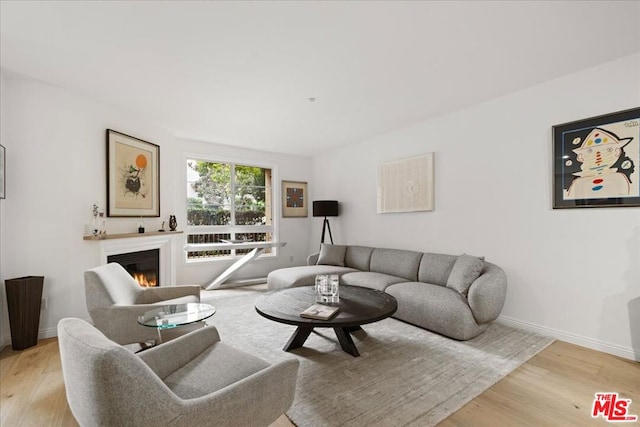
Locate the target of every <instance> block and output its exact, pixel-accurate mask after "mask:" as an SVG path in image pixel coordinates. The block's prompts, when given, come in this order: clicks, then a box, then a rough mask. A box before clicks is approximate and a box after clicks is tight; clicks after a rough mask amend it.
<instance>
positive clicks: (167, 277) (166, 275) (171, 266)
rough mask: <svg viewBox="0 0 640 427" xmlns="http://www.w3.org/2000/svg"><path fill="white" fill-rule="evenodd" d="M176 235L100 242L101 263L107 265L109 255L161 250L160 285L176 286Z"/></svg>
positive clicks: (157, 235) (156, 235) (158, 235)
mask: <svg viewBox="0 0 640 427" xmlns="http://www.w3.org/2000/svg"><path fill="white" fill-rule="evenodd" d="M176 237H177V235H176V234H154V235H149V236H141V235H137V236H135V237H128V238H118V239H106V240H98V242H99V245H100V263H101V264H106V263H107V257H108V256H109V255H118V254H126V253H130V252H138V251H147V250H151V249H159V250H160V260H159V261H160V281H161V283H160V285H161V286H175V285H176V265H175V264H176V262H175V260H176V244H175V241H174V239H175V238H176Z"/></svg>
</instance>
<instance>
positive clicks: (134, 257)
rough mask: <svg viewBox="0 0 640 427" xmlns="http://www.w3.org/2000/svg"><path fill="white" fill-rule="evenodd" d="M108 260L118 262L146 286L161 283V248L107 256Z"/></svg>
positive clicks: (141, 284)
mask: <svg viewBox="0 0 640 427" xmlns="http://www.w3.org/2000/svg"><path fill="white" fill-rule="evenodd" d="M107 262H117V263H118V264H120V265H121V266H123V267H124V268H125V270H127V271H128V272H129V274H131V276H132V277H133V278H134V279H135V280H136V281H137V282H138V283H139V284H140V286H144V287H153V286H159V285H160V249H150V250H148V251H138V252H130V253H126V254H116V255H109V256H107Z"/></svg>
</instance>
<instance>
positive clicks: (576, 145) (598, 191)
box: [552, 107, 640, 209]
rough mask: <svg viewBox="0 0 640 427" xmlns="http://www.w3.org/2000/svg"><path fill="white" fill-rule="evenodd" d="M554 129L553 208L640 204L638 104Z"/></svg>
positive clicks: (639, 127) (634, 205)
mask: <svg viewBox="0 0 640 427" xmlns="http://www.w3.org/2000/svg"><path fill="white" fill-rule="evenodd" d="M552 129H553V209H563V208H610V207H639V206H640V107H639V108H631V109H628V110H623V111H617V112H615V113H610V114H604V115H601V116H595V117H589V118H586V119H582V120H577V121H573V122H569V123H563V124H559V125H555V126H553V127H552Z"/></svg>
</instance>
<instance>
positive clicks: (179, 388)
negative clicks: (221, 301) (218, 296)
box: [58, 318, 299, 427]
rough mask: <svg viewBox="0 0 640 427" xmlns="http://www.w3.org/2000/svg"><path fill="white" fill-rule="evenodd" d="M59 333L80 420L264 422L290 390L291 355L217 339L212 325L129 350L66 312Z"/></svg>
mask: <svg viewBox="0 0 640 427" xmlns="http://www.w3.org/2000/svg"><path fill="white" fill-rule="evenodd" d="M58 341H59V345H60V359H61V361H62V374H63V377H64V383H65V389H66V395H67V401H68V403H69V407H70V408H71V412H72V413H73V416H74V417H75V418H76V420H77V421H78V423H79V424H80V426H142V425H145V426H190V427H191V426H212V425H215V426H243V427H251V426H267V425H269V424H271V423H273V422H274V421H275V420H276V419H277V418H278V417H280V416H281V415H282V414H283V413H284V412H285V411H287V410H288V409H289V408H290V407H291V405H292V403H293V398H294V395H295V387H296V378H297V374H298V366H299V362H298V361H297V360H296V359H285V360H283V361H280V362H277V363H275V364H269V363H267V362H265V361H264V360H262V359H259V358H257V357H254V356H252V355H249V354H247V353H244V352H242V351H239V350H237V349H235V348H233V347H230V346H228V345H226V344H225V343H223V342H221V341H220V337H219V335H218V331H217V330H216V328H215V327H213V326H208V327H204V328H201V329H198V330H197V331H194V332H191V333H189V334H186V335H183V336H181V337H178V338H176V339H174V340H172V341H170V342H168V343H164V344H162V345H159V346H157V347H153V348H151V349H149V350H145V351H144V352H142V353H138V354H134V353H132V352H131V351H129V350H127V349H126V348H124V347H122V346H120V345H118V344H116V343H115V342H113V341H110V340H109V339H107V338H106V337H105V336H104V335H103V334H102V333H101V332H100V331H98V330H97V329H96V328H94V327H93V326H91V325H90V324H89V323H87V322H85V321H84V320H81V319H75V318H66V319H62V320H61V321H60V322H59V323H58Z"/></svg>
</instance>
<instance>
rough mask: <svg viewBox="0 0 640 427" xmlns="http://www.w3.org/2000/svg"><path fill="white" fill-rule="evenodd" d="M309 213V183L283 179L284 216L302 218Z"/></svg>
mask: <svg viewBox="0 0 640 427" xmlns="http://www.w3.org/2000/svg"><path fill="white" fill-rule="evenodd" d="M308 215H309V197H308V193H307V183H306V182H299V181H282V217H283V218H301V217H307V216H308Z"/></svg>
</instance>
